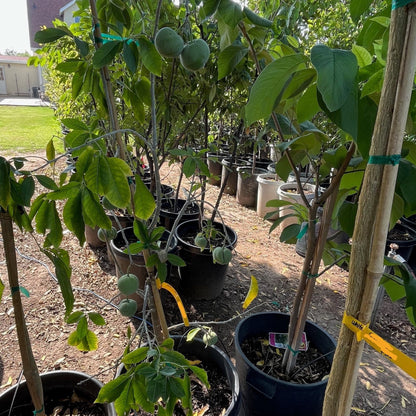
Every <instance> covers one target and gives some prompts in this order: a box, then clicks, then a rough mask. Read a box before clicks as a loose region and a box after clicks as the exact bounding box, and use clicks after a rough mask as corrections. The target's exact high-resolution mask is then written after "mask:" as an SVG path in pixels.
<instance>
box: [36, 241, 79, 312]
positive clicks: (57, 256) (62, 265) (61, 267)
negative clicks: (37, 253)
mask: <svg viewBox="0 0 416 416" xmlns="http://www.w3.org/2000/svg"><path fill="white" fill-rule="evenodd" d="M42 252H43V253H45V255H46V256H48V257H49V259H50V260H51V261H52V263H53V264H54V266H55V274H56V278H57V279H58V283H59V287H60V289H61V293H62V297H63V298H64V303H65V310H66V312H65V313H66V315H68V314H69V313H71V311H72V307H73V305H74V300H75V299H74V294H73V292H72V286H71V280H70V279H71V266H70V265H69V255H68V252H67V251H65V250H63V249H43V250H42Z"/></svg>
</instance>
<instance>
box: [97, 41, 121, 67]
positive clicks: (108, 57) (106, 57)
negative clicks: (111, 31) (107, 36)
mask: <svg viewBox="0 0 416 416" xmlns="http://www.w3.org/2000/svg"><path fill="white" fill-rule="evenodd" d="M122 46H123V42H122V41H119V40H112V41H109V42H106V43H105V44H104V45H103V46H101V48H98V49H97V51H96V52H95V54H94V57H93V58H92V63H93V65H94V67H95V68H102V67H103V66H106V65H109V64H111V62H112V61H113V59H114V58H115V56H116V55H117V54H118V53H119V52H120V50H121V48H122Z"/></svg>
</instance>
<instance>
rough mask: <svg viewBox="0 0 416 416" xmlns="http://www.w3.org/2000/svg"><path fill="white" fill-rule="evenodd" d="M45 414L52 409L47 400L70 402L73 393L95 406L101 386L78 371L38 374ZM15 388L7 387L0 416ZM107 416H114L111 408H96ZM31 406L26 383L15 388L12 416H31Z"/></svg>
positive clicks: (5, 413)
mask: <svg viewBox="0 0 416 416" xmlns="http://www.w3.org/2000/svg"><path fill="white" fill-rule="evenodd" d="M40 377H41V380H42V386H43V394H44V398H45V412H46V414H47V415H51V414H52V410H53V408H49V407H48V402H49V399H54V398H70V397H71V396H72V395H73V393H74V392H75V393H76V394H77V395H78V396H80V397H83V398H84V399H86V400H88V401H91V404H92V403H94V401H95V399H96V398H97V396H98V392H99V391H100V389H101V387H102V386H103V384H102V383H101V382H100V381H98V380H97V379H95V378H92V377H90V376H89V375H87V374H84V373H81V372H79V371H69V370H65V371H64V370H61V371H52V372H49V373H44V374H41V376H40ZM15 391H16V386H13V387H10V388H9V389H8V390H6V391H5V392H4V393H2V394H1V395H0V416H8V415H9V410H10V406H11V403H12V401H13V396H14V394H15ZM96 406H97V407H98V408H99V409H102V414H103V415H106V416H116V412H115V410H114V406H113V405H112V404H100V405H96ZM33 411H34V409H33V405H32V400H31V398H30V394H29V390H28V388H27V385H26V382H25V381H23V382H22V383H20V385H19V386H18V390H17V394H16V397H15V400H14V405H13V410H12V412H11V416H27V415H32V414H33ZM97 415H99V413H97Z"/></svg>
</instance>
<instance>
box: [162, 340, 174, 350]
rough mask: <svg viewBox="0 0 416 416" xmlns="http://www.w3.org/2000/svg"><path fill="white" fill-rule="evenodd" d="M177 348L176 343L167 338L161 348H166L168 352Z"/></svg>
mask: <svg viewBox="0 0 416 416" xmlns="http://www.w3.org/2000/svg"><path fill="white" fill-rule="evenodd" d="M174 346H175V341H174V340H173V339H172V338H166V339H165V340H164V341H163V342H162V343H161V344H160V347H162V348H166V349H167V350H170V351H171V350H173V348H174Z"/></svg>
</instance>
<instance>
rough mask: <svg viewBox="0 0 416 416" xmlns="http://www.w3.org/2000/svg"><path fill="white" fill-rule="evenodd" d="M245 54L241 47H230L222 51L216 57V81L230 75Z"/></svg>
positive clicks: (244, 49)
mask: <svg viewBox="0 0 416 416" xmlns="http://www.w3.org/2000/svg"><path fill="white" fill-rule="evenodd" d="M247 53H248V49H247V48H246V47H244V46H243V45H230V46H228V47H227V48H225V49H224V50H222V51H221V52H220V54H219V56H218V80H220V79H222V78H224V77H225V76H227V75H228V74H230V73H231V72H232V70H233V69H234V68H235V67H236V66H237V65H238V64H239V63H240V62H241V60H242V59H243V58H244V57H245V56H246V55H247Z"/></svg>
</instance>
